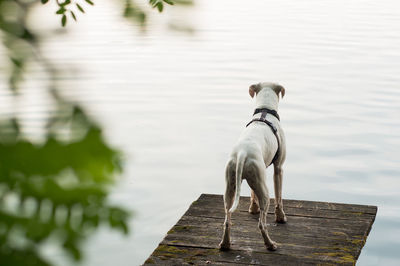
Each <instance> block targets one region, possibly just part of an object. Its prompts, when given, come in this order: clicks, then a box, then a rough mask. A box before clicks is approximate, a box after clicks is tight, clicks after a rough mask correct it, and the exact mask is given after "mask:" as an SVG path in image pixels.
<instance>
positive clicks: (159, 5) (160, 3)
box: [157, 2, 164, 12]
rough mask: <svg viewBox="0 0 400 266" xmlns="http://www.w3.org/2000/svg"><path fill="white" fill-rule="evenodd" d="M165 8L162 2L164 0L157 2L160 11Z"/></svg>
mask: <svg viewBox="0 0 400 266" xmlns="http://www.w3.org/2000/svg"><path fill="white" fill-rule="evenodd" d="M163 8H164V5H163V3H162V2H158V3H157V9H158V11H159V12H162V11H163Z"/></svg>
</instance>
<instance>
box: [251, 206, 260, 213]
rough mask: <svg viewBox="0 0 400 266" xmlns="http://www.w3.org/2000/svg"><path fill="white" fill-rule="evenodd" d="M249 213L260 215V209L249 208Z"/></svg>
mask: <svg viewBox="0 0 400 266" xmlns="http://www.w3.org/2000/svg"><path fill="white" fill-rule="evenodd" d="M249 213H251V214H258V213H260V208H258V206H257V207H256V208H253V207H250V208H249Z"/></svg>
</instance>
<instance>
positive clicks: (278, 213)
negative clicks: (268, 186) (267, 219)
mask: <svg viewBox="0 0 400 266" xmlns="http://www.w3.org/2000/svg"><path fill="white" fill-rule="evenodd" d="M282 176H283V170H282V166H281V165H278V166H275V165H274V190H275V221H276V222H277V223H286V222H287V218H286V215H285V212H284V211H283V201H282Z"/></svg>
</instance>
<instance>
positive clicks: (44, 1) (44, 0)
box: [41, 0, 49, 4]
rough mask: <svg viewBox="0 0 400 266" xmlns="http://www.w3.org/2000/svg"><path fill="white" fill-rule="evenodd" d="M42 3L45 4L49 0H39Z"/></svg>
mask: <svg viewBox="0 0 400 266" xmlns="http://www.w3.org/2000/svg"><path fill="white" fill-rule="evenodd" d="M41 2H42V4H46V3H47V2H49V0H41Z"/></svg>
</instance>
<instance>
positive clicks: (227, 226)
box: [219, 160, 236, 250]
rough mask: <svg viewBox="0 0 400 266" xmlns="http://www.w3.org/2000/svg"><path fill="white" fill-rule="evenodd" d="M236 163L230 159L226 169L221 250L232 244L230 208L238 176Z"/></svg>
mask: <svg viewBox="0 0 400 266" xmlns="http://www.w3.org/2000/svg"><path fill="white" fill-rule="evenodd" d="M235 169H236V163H235V162H234V161H233V160H230V161H229V162H228V164H227V166H226V170H225V179H226V180H225V181H226V190H225V194H224V206H225V222H224V233H223V235H222V241H221V243H220V244H219V248H220V249H221V250H228V249H229V248H230V246H231V240H230V231H231V225H232V224H231V213H230V212H229V209H230V208H231V207H232V205H233V200H234V197H235V190H236V177H235Z"/></svg>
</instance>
